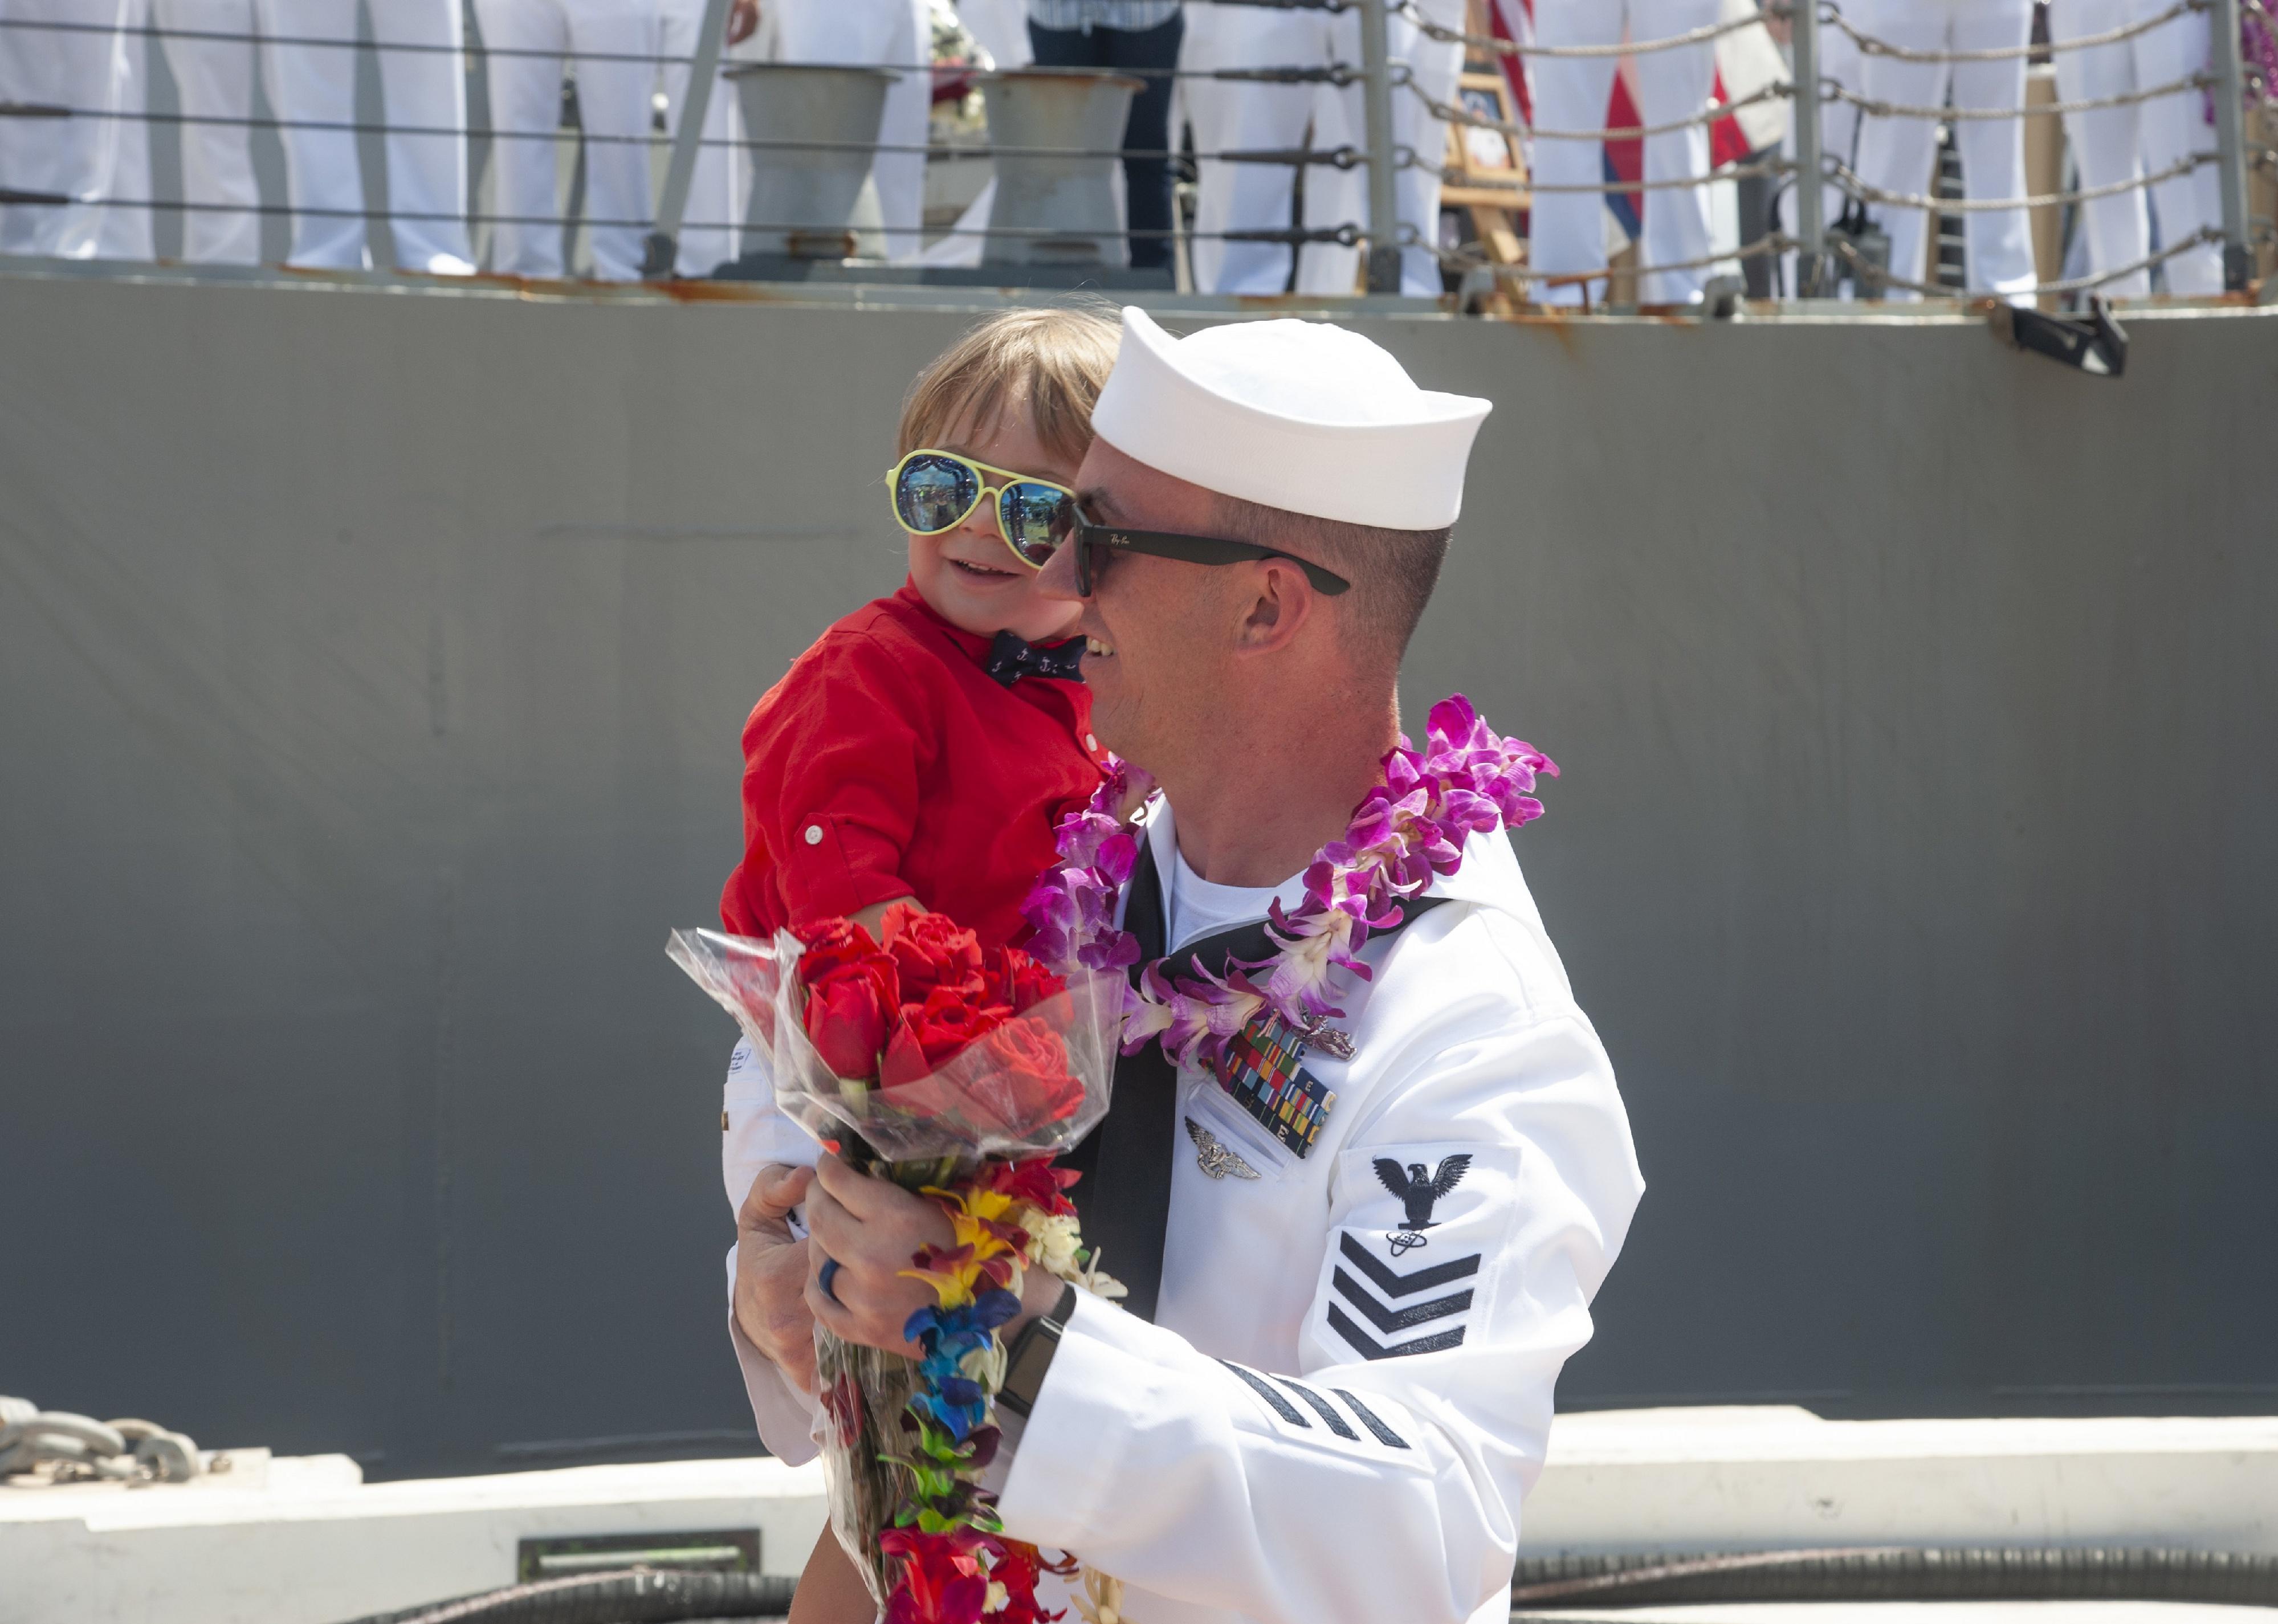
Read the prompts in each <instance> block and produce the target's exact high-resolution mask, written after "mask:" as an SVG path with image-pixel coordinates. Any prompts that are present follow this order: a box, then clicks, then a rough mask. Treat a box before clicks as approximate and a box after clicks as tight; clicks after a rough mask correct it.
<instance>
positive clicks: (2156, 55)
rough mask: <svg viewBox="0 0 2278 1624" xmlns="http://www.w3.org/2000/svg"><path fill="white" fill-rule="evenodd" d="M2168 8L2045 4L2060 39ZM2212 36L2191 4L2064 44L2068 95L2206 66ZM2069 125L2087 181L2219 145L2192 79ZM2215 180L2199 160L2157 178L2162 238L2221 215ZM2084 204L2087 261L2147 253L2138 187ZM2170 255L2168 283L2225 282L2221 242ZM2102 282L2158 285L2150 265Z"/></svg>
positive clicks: (2060, 75) (2159, 81)
mask: <svg viewBox="0 0 2278 1624" xmlns="http://www.w3.org/2000/svg"><path fill="white" fill-rule="evenodd" d="M2167 9H2168V7H2167V5H2165V4H2160V3H2158V0H2056V4H2054V5H2052V7H2050V9H2049V34H2050V37H2051V38H2052V40H2055V41H2058V42H2063V41H2065V40H2073V39H2079V38H2082V37H2083V36H2085V35H2088V34H2108V33H2111V32H2113V31H2114V30H2116V29H2120V28H2123V27H2127V26H2129V24H2131V23H2136V22H2140V21H2143V20H2144V19H2147V18H2151V17H2154V16H2157V15H2158V14H2159V13H2160V12H2161V11H2166V10H2167ZM2209 37H2210V36H2209V32H2208V25H2207V15H2206V13H2205V12H2204V11H2192V12H2188V13H2186V14H2185V15H2183V16H2182V17H2179V18H2176V19H2174V20H2172V21H2170V22H2167V23H2165V24H2163V25H2162V26H2160V27H2157V28H2154V29H2153V30H2152V32H2151V33H2149V34H2139V35H2137V37H2136V38H2135V39H2133V40H2123V41H2121V42H2119V43H2118V44H2115V45H2096V46H2091V47H2090V48H2089V49H2087V50H2060V51H2058V52H2057V53H2056V65H2057V86H2058V89H2059V91H2060V94H2061V95H2062V96H2063V98H2064V99H2065V100H2066V101H2068V102H2078V101H2091V100H2097V99H2100V98H2103V97H2106V96H2114V95H2128V94H2130V93H2132V92H2135V91H2139V90H2149V89H2151V88H2154V87H2155V86H2159V85H2171V84H2174V83H2175V82H2177V81H2178V80H2182V79H2186V78H2188V77H2190V76H2191V75H2192V74H2195V73H2199V72H2205V68H2206V65H2207V47H2208V41H2209ZM2065 132H2066V134H2067V136H2068V138H2069V139H2070V141H2071V142H2072V149H2073V154H2074V156H2075V158H2076V159H2077V160H2078V162H2079V164H2080V180H2081V185H2082V187H2083V188H2086V189H2090V190H2093V189H2094V188H2096V187H2103V186H2113V185H2116V184H2118V183H2119V182H2121V181H2124V180H2134V179H2142V178H2143V177H2144V176H2145V175H2156V174H2159V173H2160V172H2163V171H2166V170H2169V169H2173V168H2174V167H2175V165H2176V164H2180V163H2182V162H2183V161H2184V160H2185V159H2186V158H2188V157H2190V156H2191V155H2192V154H2193V153H2195V152H2200V151H2205V150H2207V149H2210V148H2212V146H2213V132H2212V131H2210V130H2209V129H2208V128H2207V126H2206V122H2205V95H2204V94H2203V93H2202V92H2201V91H2199V90H2198V89H2196V88H2193V89H2189V90H2185V91H2182V92H2181V93H2180V94H2177V95H2165V96H2161V97H2160V98H2158V99H2157V100H2155V101H2150V102H2144V103H2137V104H2135V105H2131V106H2126V107H2104V108H2097V109H2094V110H2092V111H2088V112H2080V113H2068V114H2066V115H2065ZM2219 186H2220V182H2219V180H2218V179H2217V177H2216V173H2215V169H2214V166H2213V164H2200V165H2199V166H2198V168H2196V169H2194V170H2193V171H2191V172H2190V173H2189V174H2185V175H2178V176H2175V177H2174V178H2173V179H2167V180H2163V181H2161V182H2160V184H2159V185H2158V186H2157V187H2153V188H2152V203H2153V205H2154V206H2156V207H2157V208H2158V210H2159V212H2160V241H2161V243H2162V244H2163V245H2165V246H2168V247H2172V246H2173V245H2175V243H2177V242H2180V241H2182V240H2183V239H2184V238H2186V237H2189V236H2191V235H2192V234H2193V233H2198V232H2199V231H2202V230H2205V228H2207V227H2208V226H2211V225H2216V224H2217V223H2218V222H2219V221H2220V220H2221V194H2220V191H2219ZM2083 212H2084V213H2085V215H2086V217H2087V225H2088V253H2089V263H2090V265H2091V267H2092V268H2094V269H2095V270H2096V271H2107V270H2109V269H2111V268H2112V267H2114V266H2115V265H2129V264H2133V263H2136V262H2137V261H2138V260H2140V259H2143V258H2144V257H2145V256H2146V255H2149V254H2150V253H2151V251H2152V239H2151V226H2150V217H2149V214H2148V212H2147V210H2146V209H2145V204H2144V194H2143V193H2142V192H2141V191H2134V192H2121V193H2119V194H2115V195H2114V196H2111V197H2099V198H2097V199H2094V200H2093V201H2091V202H2088V203H2086V204H2084V205H2083ZM2166 263H2167V288H2168V291H2169V292H2171V293H2175V294H2219V293H2221V291H2222V247H2221V244H2220V243H2214V242H2205V243H2200V244H2198V245H2197V246H2196V247H2193V248H2189V249H2186V250H2185V251H2184V252H2182V253H2181V254H2178V255H2175V256H2174V257H2172V258H2170V259H2169V260H2167V262H2166ZM2102 291H2104V292H2105V293H2106V294H2110V295H2112V296H2113V297H2114V298H2121V299H2139V298H2142V297H2144V295H2145V294H2149V293H2150V292H2151V291H2152V277H2151V272H2150V271H2133V272H2131V273H2129V275H2127V276H2125V277H2122V278H2120V279H2119V280H2117V281H2114V282H2108V283H2106V284H2105V286H2104V288H2103V290H2102Z"/></svg>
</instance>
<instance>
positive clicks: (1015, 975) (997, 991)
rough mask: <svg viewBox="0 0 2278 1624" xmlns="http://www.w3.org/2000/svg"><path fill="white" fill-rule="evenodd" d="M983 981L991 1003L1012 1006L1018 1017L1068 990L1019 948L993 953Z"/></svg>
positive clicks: (983, 970) (988, 961) (999, 950)
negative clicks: (1022, 1012) (1024, 1011)
mask: <svg viewBox="0 0 2278 1624" xmlns="http://www.w3.org/2000/svg"><path fill="white" fill-rule="evenodd" d="M982 982H983V983H984V984H985V985H986V986H987V987H988V989H989V1002H990V1003H1001V1004H1006V1005H1009V1006H1010V1007H1011V1009H1012V1010H1013V1013H1014V1014H1015V1015H1017V1014H1019V1013H1020V1012H1021V1010H1027V1009H1031V1008H1034V1007H1035V1006H1036V1005H1037V1004H1040V1003H1043V1001H1044V1000H1045V999H1047V998H1050V997H1051V996H1052V995H1054V994H1056V993H1062V992H1066V990H1067V983H1066V981H1064V980H1061V979H1060V978H1059V977H1058V976H1056V975H1054V974H1053V973H1052V972H1051V971H1049V970H1047V969H1045V968H1044V967H1043V965H1042V964H1038V963H1037V962H1036V960H1035V959H1033V958H1030V957H1028V955H1027V954H1026V953H1023V952H1022V951H1021V949H1018V948H998V949H994V950H993V951H991V952H990V954H989V955H988V957H987V962H986V963H985V964H983V965H982Z"/></svg>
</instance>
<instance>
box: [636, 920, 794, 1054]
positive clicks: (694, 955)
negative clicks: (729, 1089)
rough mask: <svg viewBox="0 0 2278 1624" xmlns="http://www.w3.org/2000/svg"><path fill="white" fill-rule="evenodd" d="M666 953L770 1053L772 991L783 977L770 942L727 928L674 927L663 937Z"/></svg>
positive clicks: (762, 1051) (772, 1044) (773, 1024)
mask: <svg viewBox="0 0 2278 1624" xmlns="http://www.w3.org/2000/svg"><path fill="white" fill-rule="evenodd" d="M664 956H665V957H667V958H669V959H670V960H671V961H672V962H673V963H674V964H678V965H679V966H680V967H681V968H682V969H683V970H684V971H686V972H688V979H689V980H692V981H693V982H695V983H696V985H697V986H699V987H702V988H703V989H704V990H705V991H706V992H707V994H709V995H711V998H712V1002H713V1003H716V1004H718V1005H719V1006H720V1007H721V1008H722V1009H723V1010H727V1011H728V1013H729V1014H730V1015H732V1016H734V1017H735V1018H736V1025H738V1026H741V1027H742V1028H743V1029H744V1035H745V1037H747V1038H749V1039H750V1040H751V1041H752V1047H753V1048H754V1049H755V1050H757V1051H758V1052H759V1053H760V1054H761V1055H764V1056H773V1055H774V1053H775V1047H776V987H777V983H778V982H779V981H780V980H781V979H782V971H781V967H780V966H779V965H778V964H777V962H776V944H775V943H774V942H764V941H761V940H760V939H759V938H757V937H754V936H730V935H729V934H727V933H726V932H725V931H716V930H677V931H675V932H673V933H672V934H671V936H670V937H669V939H668V940H667V941H666V942H665V945H664Z"/></svg>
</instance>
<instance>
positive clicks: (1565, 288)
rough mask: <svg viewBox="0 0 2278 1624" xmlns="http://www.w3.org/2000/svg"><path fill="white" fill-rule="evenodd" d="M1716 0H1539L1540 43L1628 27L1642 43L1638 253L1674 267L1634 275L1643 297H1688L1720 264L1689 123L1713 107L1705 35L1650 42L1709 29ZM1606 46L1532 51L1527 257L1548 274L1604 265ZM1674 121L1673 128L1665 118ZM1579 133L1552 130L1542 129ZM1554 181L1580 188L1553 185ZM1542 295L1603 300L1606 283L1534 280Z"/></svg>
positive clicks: (1582, 41)
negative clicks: (1574, 53)
mask: <svg viewBox="0 0 2278 1624" xmlns="http://www.w3.org/2000/svg"><path fill="white" fill-rule="evenodd" d="M1717 12H1718V0H1534V37H1535V43H1536V44H1537V45H1538V46H1540V47H1543V48H1545V49H1546V50H1548V49H1551V48H1565V49H1576V48H1580V49H1586V50H1609V48H1612V47H1617V46H1618V45H1620V43H1621V42H1622V39H1623V32H1622V31H1623V26H1624V22H1626V23H1627V25H1628V29H1629V34H1628V37H1629V39H1630V40H1631V42H1632V44H1633V45H1634V46H1635V47H1636V48H1637V50H1636V54H1635V58H1634V59H1635V61H1636V64H1637V102H1638V116H1639V118H1641V119H1643V120H1644V122H1645V126H1646V127H1647V128H1648V129H1656V130H1659V132H1660V133H1657V134H1652V135H1648V136H1647V137H1646V138H1645V172H1644V179H1645V180H1646V182H1647V186H1648V187H1650V188H1651V189H1649V190H1647V191H1644V192H1640V193H1639V194H1638V202H1639V206H1640V210H1641V212H1642V213H1643V215H1644V217H1645V221H1644V235H1643V238H1642V240H1640V243H1639V246H1638V255H1639V259H1640V263H1641V264H1643V265H1645V266H1648V267H1650V266H1655V265H1665V266H1670V267H1675V268H1674V269H1670V270H1666V271H1655V272H1651V273H1650V274H1648V275H1646V276H1644V277H1641V278H1639V282H1638V299H1639V301H1640V303H1643V304H1694V303H1698V302H1699V301H1700V300H1701V289H1702V288H1703V286H1705V285H1706V283H1707V281H1708V278H1709V276H1710V275H1711V274H1712V273H1713V272H1714V271H1715V270H1716V267H1715V266H1714V265H1712V264H1709V263H1693V262H1705V261H1707V260H1708V259H1709V255H1710V254H1711V252H1712V251H1713V250H1712V246H1711V238H1710V234H1709V231H1710V225H1709V187H1708V186H1707V185H1706V184H1701V185H1688V184H1686V183H1687V182H1691V181H1698V180H1701V178H1702V177H1704V176H1706V175H1707V174H1708V173H1709V169H1710V167H1711V164H1710V162H1709V126H1708V124H1707V123H1706V122H1705V121H1696V122H1693V123H1686V122H1685V121H1686V120H1687V119H1695V120H1698V119H1699V116H1700V115H1701V114H1703V113H1705V112H1707V111H1708V110H1709V99H1710V97H1711V95H1713V94H1714V92H1715V89H1716V47H1715V44H1714V42H1712V41H1709V40H1706V39H1704V40H1701V41H1700V42H1697V43H1694V44H1689V45H1679V46H1673V47H1665V48H1662V49H1658V50H1656V49H1653V48H1652V42H1655V41H1656V40H1667V39H1675V38H1677V37H1678V36H1680V35H1684V34H1692V33H1693V32H1694V31H1696V30H1699V29H1704V28H1709V27H1714V26H1715V25H1716V19H1717ZM1616 61H1617V58H1616V57H1615V56H1613V55H1610V54H1609V55H1604V56H1579V57H1558V56H1548V55H1537V56H1534V57H1530V58H1529V59H1528V71H1529V72H1530V73H1531V74H1532V75H1533V80H1532V82H1533V91H1534V121H1535V124H1536V126H1538V127H1537V128H1536V131H1535V135H1534V181H1535V184H1536V186H1537V187H1538V189H1537V190H1536V192H1535V194H1534V208H1533V224H1532V226H1531V227H1530V230H1531V233H1532V234H1531V237H1530V240H1529V242H1528V247H1527V256H1528V261H1529V263H1531V264H1533V266H1534V268H1535V269H1537V270H1538V271H1541V272H1543V273H1544V274H1545V275H1546V276H1577V275H1585V274H1586V273H1590V272H1596V271H1603V270H1604V269H1605V268H1606V207H1605V198H1604V194H1602V193H1601V191H1599V190H1598V189H1597V187H1598V186H1599V184H1600V182H1601V180H1602V179H1604V175H1605V156H1604V151H1605V141H1604V137H1603V135H1602V134H1601V133H1599V132H1601V131H1602V130H1603V129H1604V128H1605V126H1606V110H1607V106H1608V103H1609V101H1610V99H1611V97H1612V95H1613V88H1614V70H1615V65H1616ZM1663 126H1676V127H1674V128H1667V127H1663ZM1553 130H1555V131H1564V132H1571V133H1567V134H1563V135H1549V134H1546V133H1544V132H1545V131H1553ZM1549 187H1578V188H1583V189H1579V190H1572V191H1555V192H1554V191H1551V190H1548V188H1549ZM1533 289H1534V293H1533V297H1534V300H1535V301H1536V302H1537V303H1539V304H1563V305H1579V304H1584V303H1602V302H1604V300H1605V297H1606V284H1605V282H1604V280H1603V279H1602V278H1588V279H1585V280H1579V281H1573V282H1563V283H1558V282H1537V283H1535V284H1533Z"/></svg>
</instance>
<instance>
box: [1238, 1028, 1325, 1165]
mask: <svg viewBox="0 0 2278 1624" xmlns="http://www.w3.org/2000/svg"><path fill="white" fill-rule="evenodd" d="M1306 1042H1307V1039H1306V1035H1305V1033H1303V1032H1300V1031H1299V1030H1298V1029H1297V1028H1296V1027H1295V1026H1293V1025H1290V1024H1289V1023H1288V1021H1286V1020H1284V1019H1282V1018H1281V1017H1280V1015H1279V1014H1277V1013H1276V1012H1275V1011H1274V1010H1272V1009H1264V1010H1259V1011H1258V1012H1257V1014H1256V1015H1255V1016H1253V1017H1252V1018H1251V1019H1250V1025H1247V1026H1244V1027H1243V1028H1242V1031H1241V1032H1240V1033H1237V1034H1236V1035H1235V1040H1234V1041H1233V1042H1231V1043H1229V1044H1227V1046H1226V1056H1225V1058H1224V1059H1223V1060H1222V1061H1220V1063H1219V1073H1218V1080H1219V1083H1221V1084H1222V1085H1224V1086H1225V1088H1226V1091H1227V1093H1228V1094H1232V1095H1233V1096H1234V1102H1235V1104H1237V1105H1239V1106H1241V1107H1242V1109H1243V1110H1244V1111H1246V1112H1248V1113H1249V1114H1250V1116H1251V1117H1255V1118H1256V1119H1257V1122H1258V1124H1259V1125H1261V1126H1262V1127H1264V1128H1265V1131H1266V1132H1268V1133H1271V1134H1272V1135H1273V1137H1274V1138H1275V1139H1277V1140H1280V1141H1281V1143H1282V1144H1284V1145H1286V1146H1288V1148H1289V1150H1290V1151H1291V1153H1292V1154H1294V1155H1298V1156H1303V1155H1305V1153H1306V1152H1308V1151H1310V1150H1311V1149H1312V1147H1313V1146H1314V1145H1315V1144H1316V1143H1317V1142H1318V1141H1319V1139H1320V1137H1321V1125H1322V1124H1324V1123H1326V1121H1328V1119H1329V1112H1330V1110H1331V1109H1334V1106H1335V1105H1336V1102H1337V1096H1336V1094H1334V1092H1332V1091H1331V1090H1329V1089H1327V1088H1325V1087H1323V1086H1321V1084H1320V1083H1319V1081H1318V1080H1317V1079H1315V1078H1314V1076H1313V1074H1312V1073H1311V1071H1307V1070H1305V1068H1304V1066H1303V1064H1300V1063H1301V1062H1303V1059H1304V1057H1305V1045H1306Z"/></svg>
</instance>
